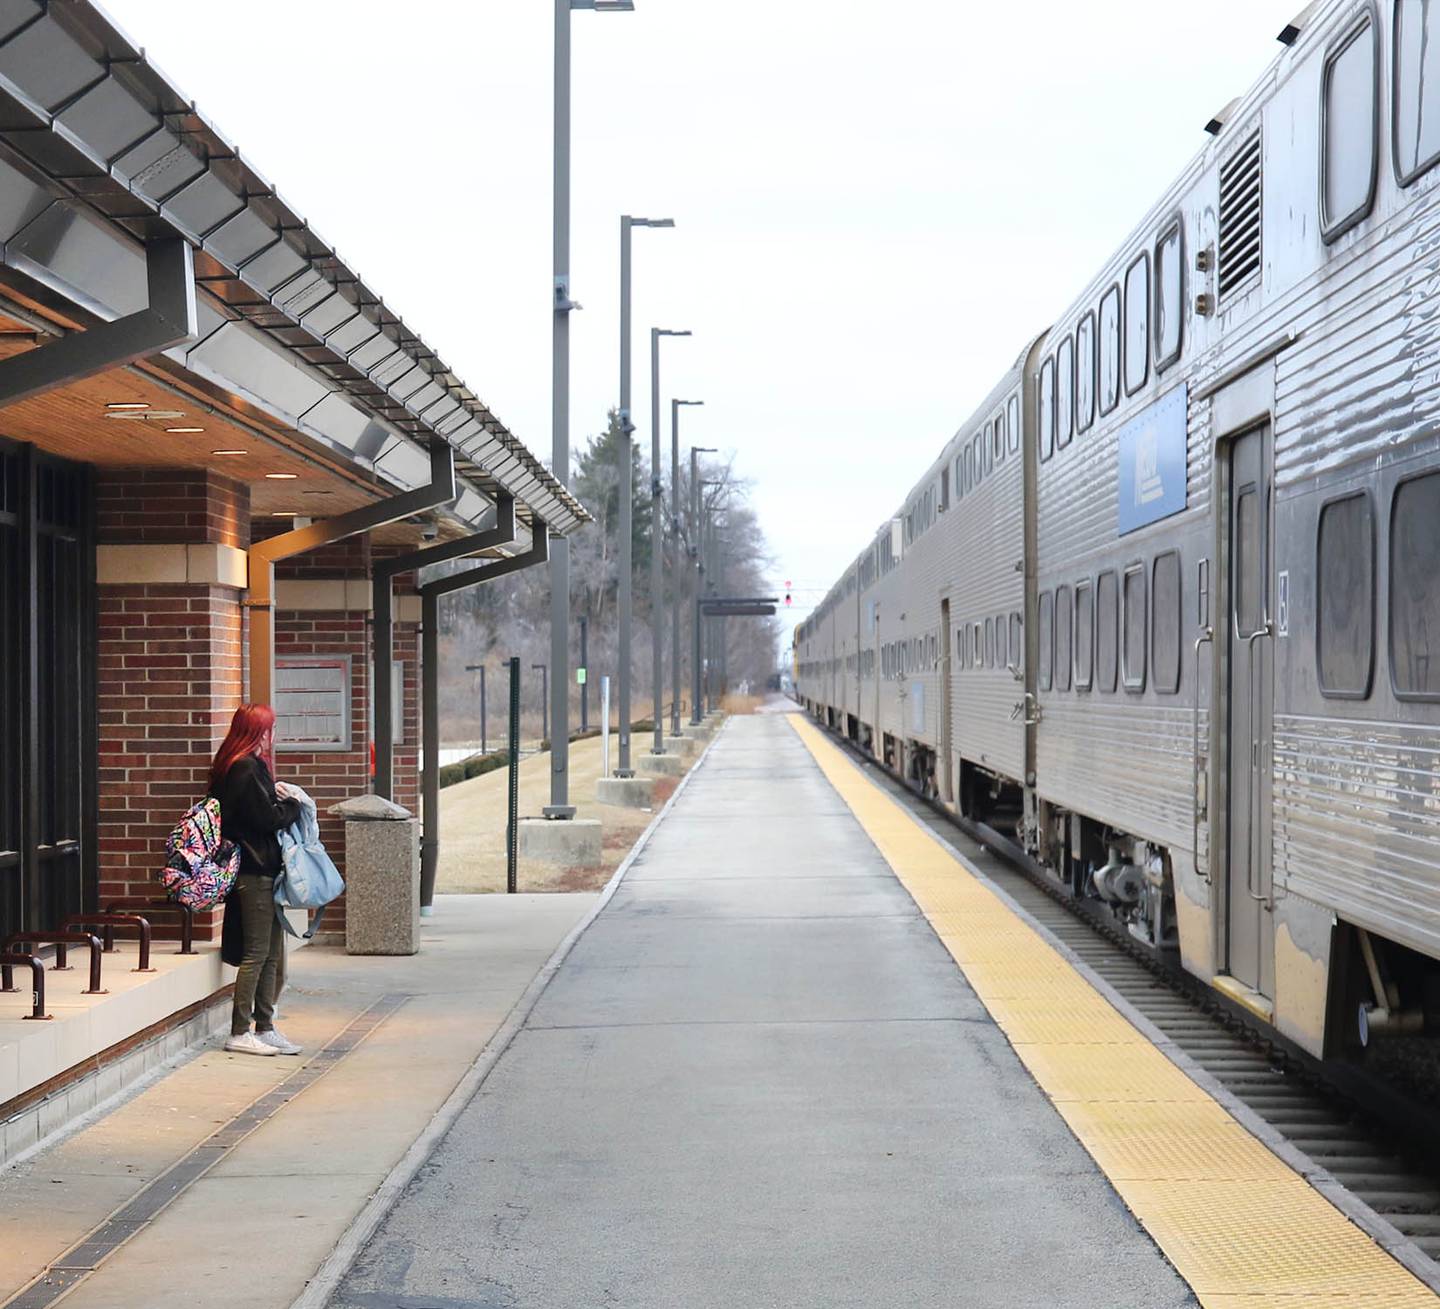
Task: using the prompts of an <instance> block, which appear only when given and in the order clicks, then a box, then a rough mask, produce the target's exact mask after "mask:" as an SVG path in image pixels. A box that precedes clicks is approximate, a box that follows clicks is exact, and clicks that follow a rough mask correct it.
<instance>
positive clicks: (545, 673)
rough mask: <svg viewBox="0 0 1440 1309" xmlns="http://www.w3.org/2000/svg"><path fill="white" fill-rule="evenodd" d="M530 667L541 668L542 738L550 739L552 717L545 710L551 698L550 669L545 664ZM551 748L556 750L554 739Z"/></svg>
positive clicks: (544, 739)
mask: <svg viewBox="0 0 1440 1309" xmlns="http://www.w3.org/2000/svg"><path fill="white" fill-rule="evenodd" d="M530 667H531V668H538V669H539V670H540V739H541V740H542V741H550V718H549V715H548V714H547V713H546V712H545V706H546V705H547V704H548V703H549V700H550V670H549V669H548V668H546V666H545V665H544V664H531V665H530ZM550 748H551V750H554V748H555V742H554V741H550Z"/></svg>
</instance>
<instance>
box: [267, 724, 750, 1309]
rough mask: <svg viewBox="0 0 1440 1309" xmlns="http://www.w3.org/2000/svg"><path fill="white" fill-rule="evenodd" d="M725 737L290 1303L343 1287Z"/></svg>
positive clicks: (301, 1308) (304, 1305)
mask: <svg viewBox="0 0 1440 1309" xmlns="http://www.w3.org/2000/svg"><path fill="white" fill-rule="evenodd" d="M722 731H723V725H722ZM720 735H721V732H719V731H717V732H716V733H715V736H714V737H713V738H712V739H711V740H710V741H709V742H708V743H707V744H706V746H705V749H704V750H702V751H701V752H700V754H699V756H697V758H696V760H695V762H694V764H692V765H691V767H690V769H689V771H688V772H687V773H686V774H685V776H684V777H683V778H681V779H680V785H679V786H677V787H676V788H675V790H674V793H673V794H672V795H671V796H670V798H669V799H668V800H667V801H666V802H665V804H664V806H663V807H662V808H661V810H660V812H659V813H657V814H656V815H655V817H654V818H652V819H651V820H650V822H649V824H648V825H647V826H646V828H645V830H644V831H643V832H641V833H640V836H639V838H638V839H637V840H636V842H635V844H634V845H633V846H632V847H631V848H630V853H629V854H627V855H626V856H625V858H624V859H623V860H622V861H621V863H620V866H619V867H618V868H617V869H616V870H615V872H614V874H613V875H612V876H611V878H610V880H609V881H608V882H606V883H605V889H604V890H603V891H601V892H600V898H599V899H598V900H596V902H595V904H594V905H593V906H592V907H591V910H590V912H589V913H588V914H586V915H585V917H584V918H583V919H581V920H580V922H578V923H576V924H575V926H574V927H572V928H571V929H570V932H569V934H568V935H567V936H566V937H565V939H564V940H563V941H561V942H560V944H559V945H557V946H556V947H555V952H554V953H553V954H552V955H551V956H550V958H549V959H548V960H546V962H545V964H544V966H543V967H542V968H541V969H540V971H539V972H538V973H536V974H535V976H534V977H533V978H532V979H531V981H530V985H529V986H527V987H526V988H525V990H524V992H523V993H522V994H521V996H520V998H519V999H518V1000H517V1001H516V1002H515V1005H514V1008H512V1009H511V1010H510V1012H509V1013H508V1014H507V1015H506V1017H505V1021H504V1022H503V1023H501V1025H500V1026H499V1028H498V1029H497V1030H496V1032H495V1034H494V1035H493V1036H492V1037H491V1038H490V1040H489V1041H487V1042H486V1044H485V1047H484V1049H482V1050H481V1051H480V1053H479V1054H478V1055H477V1056H476V1057H475V1062H474V1063H473V1064H471V1065H470V1068H469V1070H468V1071H467V1072H466V1074H465V1076H464V1077H462V1078H461V1079H460V1081H459V1082H458V1083H457V1084H456V1086H455V1089H454V1090H453V1091H451V1092H450V1094H449V1095H448V1096H447V1097H446V1099H445V1102H444V1103H443V1104H442V1105H441V1106H440V1108H439V1109H437V1110H436V1111H435V1113H434V1116H433V1117H432V1118H431V1119H430V1122H429V1123H428V1124H427V1125H426V1127H425V1130H424V1131H423V1132H421V1133H420V1135H419V1136H418V1137H416V1139H415V1141H414V1143H413V1144H412V1145H411V1146H410V1148H409V1149H408V1150H407V1151H406V1152H405V1153H404V1155H402V1156H401V1158H400V1161H399V1162H398V1163H397V1164H396V1165H395V1166H394V1167H393V1168H392V1169H391V1170H390V1172H389V1173H388V1174H387V1176H386V1178H385V1180H384V1181H383V1182H381V1183H380V1185H379V1187H378V1188H376V1191H375V1194H374V1195H372V1196H371V1197H370V1199H369V1201H368V1202H367V1203H366V1205H365V1207H364V1208H363V1209H362V1210H361V1211H360V1212H359V1213H358V1214H357V1215H356V1216H355V1218H354V1220H353V1221H352V1222H351V1224H350V1226H349V1227H348V1228H346V1230H345V1233H344V1235H343V1236H341V1238H340V1240H339V1241H338V1242H336V1244H335V1248H334V1249H333V1250H332V1251H331V1252H330V1253H329V1255H328V1256H326V1259H325V1262H324V1263H322V1264H321V1265H320V1267H319V1268H318V1269H316V1271H315V1274H314V1276H312V1277H311V1278H310V1280H309V1281H308V1282H307V1283H306V1285H305V1289H304V1290H303V1291H302V1292H301V1293H300V1294H299V1295H298V1296H296V1298H295V1299H294V1300H293V1301H291V1304H290V1309H324V1306H325V1305H327V1304H328V1303H329V1302H330V1297H331V1296H332V1295H334V1293H335V1291H336V1290H337V1289H338V1288H339V1286H340V1283H341V1281H342V1280H344V1277H345V1275H346V1274H347V1273H348V1272H349V1271H350V1269H351V1267H352V1266H353V1265H354V1263H355V1260H356V1259H358V1258H359V1257H360V1252H361V1250H363V1249H364V1248H365V1245H366V1243H367V1242H368V1241H369V1240H370V1238H371V1237H372V1236H374V1235H375V1233H376V1231H377V1230H379V1227H380V1224H381V1223H382V1222H384V1221H385V1218H386V1216H387V1215H388V1214H389V1212H390V1210H391V1209H393V1208H394V1207H395V1205H396V1203H397V1202H398V1201H399V1199H400V1197H401V1196H402V1195H403V1194H404V1193H405V1189H406V1187H408V1186H409V1185H410V1183H411V1182H412V1181H413V1180H414V1178H415V1175H416V1174H417V1173H418V1172H419V1171H420V1169H421V1168H422V1167H424V1165H425V1162H426V1160H428V1159H429V1158H430V1156H431V1155H432V1154H433V1153H434V1152H435V1150H436V1148H437V1147H438V1146H439V1144H440V1142H441V1141H442V1140H443V1139H444V1138H445V1135H446V1134H447V1133H448V1132H449V1131H450V1129H451V1127H453V1126H454V1125H455V1120H456V1119H458V1118H459V1117H460V1115H461V1113H462V1112H463V1111H464V1109H465V1107H466V1105H468V1104H469V1103H470V1101H471V1100H472V1099H474V1097H475V1094H476V1092H477V1091H479V1089H480V1087H481V1086H482V1085H483V1084H484V1082H485V1079H486V1078H487V1077H488V1076H489V1075H490V1070H491V1069H493V1068H494V1067H495V1065H496V1064H497V1063H499V1061H500V1057H501V1055H503V1054H504V1053H505V1051H506V1050H507V1049H508V1048H509V1046H510V1043H511V1042H512V1041H513V1040H514V1039H515V1037H516V1036H517V1035H518V1033H519V1032H520V1029H521V1028H522V1027H524V1026H525V1022H526V1020H527V1019H528V1018H529V1017H530V1014H531V1012H532V1011H533V1010H534V1008H535V1006H536V1004H538V1003H539V1000H540V997H541V996H542V995H543V994H544V993H545V988H546V987H547V986H549V985H550V982H551V980H552V979H553V978H554V976H555V974H556V973H558V972H559V971H560V967H561V965H562V964H563V963H564V962H565V960H566V957H567V956H568V955H569V954H570V951H571V950H572V949H574V947H575V943H576V942H577V941H578V940H579V939H580V938H581V937H582V936H583V935H584V934H585V932H586V931H587V930H588V929H589V927H590V925H591V924H592V923H593V922H594V921H595V920H596V919H597V918H599V917H600V914H601V913H602V912H603V911H604V909H605V906H606V905H607V904H609V903H610V900H611V897H613V896H614V894H615V892H616V891H617V890H618V889H619V887H620V883H621V882H622V881H624V880H625V874H626V873H628V872H629V871H630V868H631V866H632V865H633V864H634V863H635V861H636V860H637V859H638V858H639V857H640V855H641V853H642V852H643V851H644V849H645V847H646V846H647V845H649V844H650V838H651V837H652V836H654V835H655V831H656V829H657V828H658V827H659V826H660V824H661V823H663V822H664V821H665V818H666V817H667V815H668V814H669V813H670V810H671V808H672V807H673V805H674V804H675V802H676V801H677V800H678V799H679V798H680V797H681V795H683V794H684V792H685V788H686V787H687V786H689V785H690V780H691V778H693V777H694V776H695V774H696V773H698V772H699V771H700V768H701V766H702V765H703V764H704V762H705V760H706V757H707V756H708V755H709V753H710V751H711V749H712V747H713V746H714V744H715V741H716V740H718V739H719V738H720Z"/></svg>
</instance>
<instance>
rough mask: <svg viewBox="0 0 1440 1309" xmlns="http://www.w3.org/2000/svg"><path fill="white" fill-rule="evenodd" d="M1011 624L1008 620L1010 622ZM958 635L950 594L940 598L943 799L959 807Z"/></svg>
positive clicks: (941, 797) (941, 788) (941, 790)
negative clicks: (952, 620)
mask: <svg viewBox="0 0 1440 1309" xmlns="http://www.w3.org/2000/svg"><path fill="white" fill-rule="evenodd" d="M1007 621H1008V620H1007ZM954 642H955V634H954V631H953V629H952V628H951V626H950V592H949V591H945V592H942V593H941V596H940V753H941V756H942V758H941V765H940V799H941V801H942V802H943V803H945V804H956V803H957V802H956V798H955V724H954V715H955V680H954V678H953V677H952V676H951V670H952V668H953V666H954Z"/></svg>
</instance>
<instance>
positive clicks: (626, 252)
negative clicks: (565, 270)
mask: <svg viewBox="0 0 1440 1309" xmlns="http://www.w3.org/2000/svg"><path fill="white" fill-rule="evenodd" d="M674 226H675V220H674V219H673V218H632V217H631V216H630V215H629V214H622V215H621V218H620V450H619V458H620V467H619V469H618V470H617V472H618V475H619V478H620V596H619V600H620V603H619V610H620V612H619V615H618V616H619V619H620V650H619V663H620V668H619V670H618V674H617V676H618V678H619V682H620V685H619V686H618V687H617V688H616V690H617V693H618V695H619V700H620V761H619V763H618V764H617V765H616V768H615V776H616V777H633V776H634V775H635V770H634V769H633V768H631V767H630V627H631V620H632V615H633V612H634V599H633V597H634V584H635V559H634V544H635V543H634V536H635V529H634V527H633V525H632V523H633V519H634V512H635V511H634V507H633V503H632V502H633V499H634V495H633V490H632V487H631V483H630V470H631V467H632V464H633V459H634V456H633V454H632V452H631V451H632V445H631V441H630V434H631V433H632V432H633V431H634V430H635V424H634V423H632V422H631V421H630V335H631V332H630V231H631V229H632V228H635V227H674Z"/></svg>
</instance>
